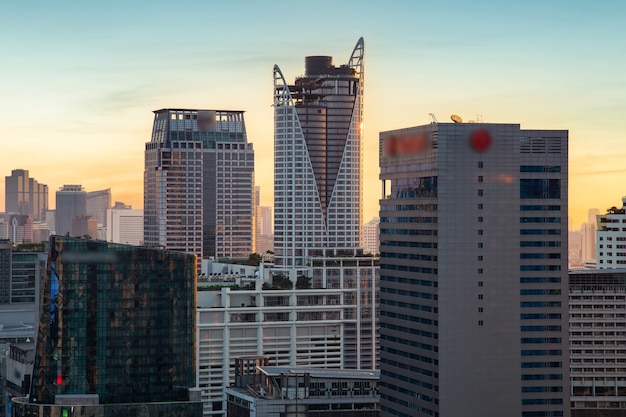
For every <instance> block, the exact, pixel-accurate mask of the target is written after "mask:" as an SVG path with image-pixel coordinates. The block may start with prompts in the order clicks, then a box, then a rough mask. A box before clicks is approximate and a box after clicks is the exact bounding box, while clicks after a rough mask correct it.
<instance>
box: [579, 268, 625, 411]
mask: <svg viewBox="0 0 626 417" xmlns="http://www.w3.org/2000/svg"><path fill="white" fill-rule="evenodd" d="M569 286H570V288H569V320H570V372H571V374H570V383H571V404H572V417H596V416H611V417H623V416H626V269H623V268H622V269H611V270H585V271H571V272H570V273H569Z"/></svg>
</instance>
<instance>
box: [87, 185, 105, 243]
mask: <svg viewBox="0 0 626 417" xmlns="http://www.w3.org/2000/svg"><path fill="white" fill-rule="evenodd" d="M110 208H111V189H110V188H107V189H106V190H98V191H90V192H88V193H87V214H88V215H89V216H92V217H93V218H95V219H96V220H97V221H98V226H104V227H105V228H106V226H107V210H108V209H110ZM94 238H95V236H94Z"/></svg>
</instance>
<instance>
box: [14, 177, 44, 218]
mask: <svg viewBox="0 0 626 417" xmlns="http://www.w3.org/2000/svg"><path fill="white" fill-rule="evenodd" d="M4 183H5V189H4V192H5V200H4V202H5V211H6V212H7V213H12V214H21V215H31V216H33V219H34V220H35V221H41V220H44V213H45V211H46V210H48V186H47V185H45V184H39V182H37V180H35V179H34V178H30V176H29V172H28V170H26V169H14V170H12V171H11V176H8V177H5V182H4Z"/></svg>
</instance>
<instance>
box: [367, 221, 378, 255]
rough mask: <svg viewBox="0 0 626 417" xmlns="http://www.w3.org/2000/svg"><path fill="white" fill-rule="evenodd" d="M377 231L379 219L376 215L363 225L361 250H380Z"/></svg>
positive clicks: (375, 252)
mask: <svg viewBox="0 0 626 417" xmlns="http://www.w3.org/2000/svg"><path fill="white" fill-rule="evenodd" d="M379 232H380V219H379V218H378V217H374V218H373V219H372V220H370V221H369V222H367V223H365V224H364V225H363V252H365V253H372V254H377V253H378V252H379V251H380V249H379V245H380V240H379V238H378V234H379Z"/></svg>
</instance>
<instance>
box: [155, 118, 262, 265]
mask: <svg viewBox="0 0 626 417" xmlns="http://www.w3.org/2000/svg"><path fill="white" fill-rule="evenodd" d="M154 113H155V116H154V126H153V130H152V140H151V141H150V142H148V143H146V150H145V171H144V243H145V244H146V245H148V246H163V247H166V248H168V249H173V250H181V251H185V252H189V253H194V254H197V255H198V256H200V257H203V258H209V257H215V258H225V257H248V255H250V254H251V253H252V252H253V249H254V246H253V243H254V150H253V148H252V144H251V143H248V142H247V137H246V129H245V125H244V117H243V112H242V111H220V110H189V109H162V110H157V111H155V112H154Z"/></svg>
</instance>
